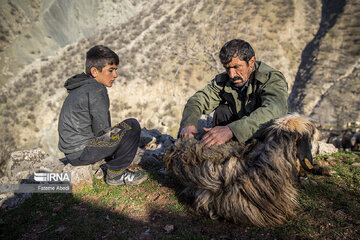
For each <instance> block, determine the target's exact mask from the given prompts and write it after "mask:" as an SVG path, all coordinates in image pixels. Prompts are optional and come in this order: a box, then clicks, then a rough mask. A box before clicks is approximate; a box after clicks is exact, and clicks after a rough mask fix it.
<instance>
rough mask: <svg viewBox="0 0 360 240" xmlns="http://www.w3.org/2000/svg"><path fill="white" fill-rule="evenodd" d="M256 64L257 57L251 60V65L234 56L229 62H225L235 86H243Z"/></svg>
mask: <svg viewBox="0 0 360 240" xmlns="http://www.w3.org/2000/svg"><path fill="white" fill-rule="evenodd" d="M254 64H255V57H252V58H251V59H250V61H249V65H248V64H247V63H246V62H245V61H243V60H241V59H240V58H239V57H234V58H232V59H231V61H230V62H229V63H228V64H225V65H224V67H225V69H226V72H227V74H228V75H229V78H230V81H231V82H232V83H233V84H234V86H235V87H242V86H244V85H245V83H246V82H247V81H248V80H249V78H250V75H251V73H252V71H253V68H254Z"/></svg>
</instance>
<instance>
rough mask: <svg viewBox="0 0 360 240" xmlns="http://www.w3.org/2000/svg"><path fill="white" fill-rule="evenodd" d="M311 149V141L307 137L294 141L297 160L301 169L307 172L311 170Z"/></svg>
mask: <svg viewBox="0 0 360 240" xmlns="http://www.w3.org/2000/svg"><path fill="white" fill-rule="evenodd" d="M311 147H312V146H311V140H310V139H309V138H307V137H301V138H300V139H298V140H297V141H296V157H297V158H298V159H299V162H300V164H301V167H302V168H303V169H304V170H305V171H308V172H310V171H311V169H312V168H313V158H312V154H311Z"/></svg>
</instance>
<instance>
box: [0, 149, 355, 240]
mask: <svg viewBox="0 0 360 240" xmlns="http://www.w3.org/2000/svg"><path fill="white" fill-rule="evenodd" d="M315 161H316V162H317V163H318V164H320V165H323V166H327V167H328V168H329V169H330V171H331V173H332V175H331V176H330V177H324V176H312V175H311V176H308V178H309V180H310V184H307V185H299V187H298V188H299V192H300V197H299V199H298V201H299V203H300V208H299V209H298V210H297V212H298V214H297V218H296V219H293V220H291V221H289V222H288V223H287V224H285V225H282V226H278V227H273V228H254V227H247V226H241V225H236V224H233V223H229V222H225V221H223V220H211V219H210V218H208V217H206V216H200V215H198V214H196V213H195V212H194V210H193V209H192V208H191V207H190V206H188V205H187V204H185V203H184V200H183V199H181V197H180V191H181V189H180V187H179V186H178V185H177V183H176V182H175V180H173V178H171V177H170V176H168V175H163V174H161V173H160V172H159V171H158V170H159V169H160V168H162V167H163V166H161V165H154V166H151V167H150V170H149V180H148V181H146V182H144V183H143V184H141V185H140V186H137V187H130V186H126V187H116V186H108V185H106V184H105V183H104V181H103V180H96V179H94V184H93V186H89V185H86V186H83V187H82V188H80V189H77V190H75V191H74V192H73V194H34V195H33V196H32V197H31V198H29V199H27V200H26V201H25V203H23V204H22V205H20V206H19V207H18V208H16V209H13V210H8V211H2V212H1V213H0V219H1V224H0V232H1V233H0V237H1V239H18V238H21V239H35V238H44V239H50V238H51V239H72V238H82V239H130V238H131V239H139V238H140V239H141V238H144V239H243V238H248V239H250V238H251V239H274V238H276V239H359V237H360V217H359V216H360V184H359V183H360V182H359V179H360V167H359V166H356V165H357V164H359V163H360V155H359V154H358V153H356V154H355V153H346V152H339V153H336V154H332V155H320V156H318V157H317V158H316V159H315ZM166 226H171V227H170V229H171V230H168V231H166ZM172 226H173V227H174V228H173V230H172Z"/></svg>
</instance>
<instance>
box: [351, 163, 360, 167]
mask: <svg viewBox="0 0 360 240" xmlns="http://www.w3.org/2000/svg"><path fill="white" fill-rule="evenodd" d="M351 166H353V167H360V162H355V163H353V164H351Z"/></svg>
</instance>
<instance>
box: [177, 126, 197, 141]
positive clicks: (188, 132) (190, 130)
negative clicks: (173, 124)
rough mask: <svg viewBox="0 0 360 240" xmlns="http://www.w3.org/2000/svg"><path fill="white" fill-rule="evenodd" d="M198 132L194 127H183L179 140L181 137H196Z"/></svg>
mask: <svg viewBox="0 0 360 240" xmlns="http://www.w3.org/2000/svg"><path fill="white" fill-rule="evenodd" d="M198 134H199V133H198V131H197V129H196V127H195V126H194V125H190V126H186V127H184V128H183V129H182V130H181V132H180V138H183V137H195V138H197V137H198Z"/></svg>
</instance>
